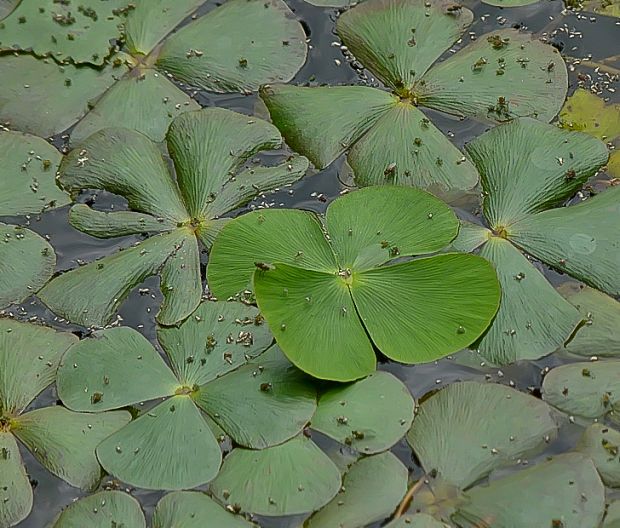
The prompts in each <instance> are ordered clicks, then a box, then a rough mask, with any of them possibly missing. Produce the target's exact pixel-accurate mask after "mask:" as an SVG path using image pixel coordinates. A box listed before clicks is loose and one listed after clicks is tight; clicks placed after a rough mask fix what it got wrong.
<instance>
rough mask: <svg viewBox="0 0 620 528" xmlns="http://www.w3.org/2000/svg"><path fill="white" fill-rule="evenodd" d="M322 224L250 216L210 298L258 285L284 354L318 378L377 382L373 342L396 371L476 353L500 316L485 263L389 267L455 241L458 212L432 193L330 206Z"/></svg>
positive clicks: (221, 264) (377, 196) (445, 258)
mask: <svg viewBox="0 0 620 528" xmlns="http://www.w3.org/2000/svg"><path fill="white" fill-rule="evenodd" d="M324 224H325V227H322V226H321V220H320V219H319V218H317V217H316V216H314V215H313V214H311V213H307V212H301V211H286V210H279V211H277V210H273V211H272V210H265V211H257V212H253V213H249V214H247V215H243V216H241V217H239V218H237V219H235V220H233V221H231V222H229V223H228V224H227V225H226V226H225V227H224V228H223V229H222V231H221V233H220V235H219V236H218V238H217V239H216V242H215V244H214V247H213V252H212V255H211V258H210V262H209V267H208V282H209V288H210V289H211V291H212V292H213V293H214V294H215V295H216V296H218V297H222V298H226V297H228V296H231V295H234V294H235V293H237V292H239V291H240V290H242V289H244V288H245V287H246V286H247V285H248V284H249V283H250V282H251V280H252V278H253V288H254V290H255V293H256V298H257V302H258V306H259V307H260V309H261V312H262V313H263V315H264V316H265V318H266V320H267V322H268V323H269V325H270V327H271V328H272V331H273V332H274V336H275V338H276V340H277V342H278V344H279V345H280V347H281V348H282V350H283V351H284V353H285V354H286V355H287V357H288V358H289V359H291V361H292V362H293V363H294V364H295V365H296V366H298V367H299V368H301V369H302V370H304V371H306V372H308V373H310V374H312V375H313V376H315V377H318V378H325V379H332V380H338V381H350V380H353V379H358V378H361V377H363V376H365V375H368V374H369V373H371V372H372V371H373V370H374V366H375V355H374V351H373V348H372V343H371V341H370V340H369V337H368V336H370V338H371V339H372V342H373V343H374V344H376V345H377V346H378V347H379V348H380V349H381V351H382V352H383V353H384V354H386V355H387V356H388V357H390V358H392V359H395V360H397V361H403V362H407V363H413V362H428V361H432V360H435V359H437V358H439V357H442V356H445V355H447V354H450V353H451V352H454V351H456V350H460V349H461V348H463V347H466V346H467V345H469V344H470V343H472V341H474V340H475V339H476V338H477V337H478V336H480V334H481V333H482V332H483V331H484V330H485V329H486V327H487V326H488V324H489V322H490V320H491V319H492V317H493V316H494V314H495V311H496V309H497V303H498V300H499V288H498V286H497V281H496V278H495V273H494V271H493V270H492V268H491V267H490V265H489V264H488V263H487V262H486V261H485V260H483V259H481V258H477V257H473V256H470V257H468V258H464V257H465V256H464V255H457V254H445V255H440V256H437V257H430V258H424V259H417V260H412V261H409V262H404V263H398V264H394V265H385V266H384V265H383V264H385V263H389V261H391V260H393V259H394V258H396V257H399V256H400V257H406V256H411V255H424V254H428V253H432V252H434V251H437V250H439V249H441V248H442V247H444V246H445V245H446V244H448V243H449V242H450V240H451V239H452V238H454V236H455V234H456V229H457V223H456V219H455V217H454V214H453V213H452V212H451V210H450V209H449V208H448V207H447V206H446V205H445V204H443V203H442V202H441V201H439V200H438V199H436V198H434V197H433V196H431V195H429V194H427V193H425V192H424V191H419V190H416V189H403V188H399V187H373V188H369V189H364V190H361V191H357V192H355V193H351V194H350V195H347V196H345V197H342V198H340V199H338V200H336V201H335V202H334V203H333V204H332V205H330V207H329V208H328V211H327V215H326V218H325V221H324ZM324 230H326V232H324ZM326 236H328V237H329V242H328V240H327V238H326ZM255 270H256V271H255Z"/></svg>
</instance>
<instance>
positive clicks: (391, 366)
mask: <svg viewBox="0 0 620 528" xmlns="http://www.w3.org/2000/svg"><path fill="white" fill-rule="evenodd" d="M287 3H288V4H289V5H290V6H291V8H292V9H293V10H294V11H295V13H296V15H297V16H298V17H299V18H300V20H301V21H302V23H303V26H304V29H305V30H306V33H307V35H308V38H309V45H310V46H311V49H310V50H309V53H308V61H307V63H306V65H305V66H304V67H303V68H302V69H301V71H300V72H299V73H298V75H297V76H296V78H295V80H294V81H293V82H298V83H306V82H311V83H313V84H321V83H329V84H370V85H378V83H377V82H376V81H375V80H374V79H373V78H372V76H371V74H369V73H367V72H359V71H356V70H355V69H354V68H353V67H352V66H351V64H350V62H349V61H348V60H347V57H346V56H345V55H344V54H343V51H342V50H341V48H340V46H341V44H340V42H339V39H338V37H337V35H336V34H335V31H334V21H335V20H336V17H337V10H335V9H330V8H317V7H314V6H312V5H310V4H307V3H305V2H304V1H303V0H287ZM214 5H215V3H209V4H207V6H205V7H204V8H203V9H204V10H209V9H211V8H212V7H213V6H214ZM464 5H466V6H467V7H469V8H470V9H472V10H473V11H474V14H475V21H474V24H473V25H472V27H471V28H470V31H471V32H472V34H474V35H481V34H483V33H486V32H488V31H491V30H494V29H498V28H500V27H520V28H526V29H528V30H529V31H532V32H534V33H536V34H537V35H538V36H540V37H542V38H545V39H547V40H548V41H549V42H551V43H552V44H553V45H555V46H556V47H558V48H559V49H560V50H562V52H563V55H564V56H565V59H566V62H567V64H568V66H569V71H570V89H569V94H570V93H572V91H573V90H574V89H575V88H577V87H578V86H583V87H586V88H590V87H593V89H594V90H596V91H597V92H598V93H599V95H601V96H602V97H604V98H610V100H612V101H616V102H617V101H620V83H619V82H618V79H617V76H616V78H615V80H614V78H613V76H611V75H610V74H608V73H606V72H604V71H602V70H597V68H596V66H595V65H594V64H593V63H592V62H591V61H602V60H604V59H607V58H609V57H616V58H615V60H612V61H608V64H610V65H611V66H612V67H613V68H615V69H616V71H617V70H618V69H620V60H618V55H620V22H618V21H617V20H616V19H612V18H607V17H601V16H595V15H591V14H587V13H584V14H582V15H576V14H574V13H568V12H565V11H564V10H563V4H562V2H561V1H559V0H551V1H549V0H542V1H540V2H538V3H535V4H533V5H530V6H526V7H521V8H509V9H502V8H496V7H492V6H487V5H485V4H482V3H480V2H471V1H466V2H464ZM470 38H471V37H470V34H468V33H466V34H465V35H464V37H463V41H462V43H461V44H460V45H464V44H467V42H468V41H469V39H470ZM458 46H459V45H456V46H455V48H456V47H458ZM570 57H572V58H570ZM584 58H589V59H591V61H587V60H586V61H584V60H583V59H584ZM578 75H579V77H578ZM579 79H581V80H579ZM616 90H617V91H616ZM195 98H196V100H197V101H198V102H199V103H200V104H201V105H203V106H221V107H225V108H229V109H232V110H235V111H237V112H242V113H246V114H255V115H257V116H259V117H267V116H268V114H267V111H266V109H265V107H264V106H263V104H262V103H261V101H260V99H258V97H257V96H256V95H251V96H243V95H235V94H227V95H215V94H211V93H206V92H200V93H198V94H196V96H195ZM423 111H424V112H426V113H428V114H430V115H432V121H433V123H435V124H436V125H437V126H438V127H439V128H440V129H442V130H443V131H444V132H445V133H449V134H448V135H450V136H451V137H452V136H453V137H452V140H453V141H454V143H455V144H456V145H457V146H458V147H462V146H463V144H464V143H466V142H467V141H469V140H471V139H473V138H474V137H476V136H478V135H479V134H481V133H482V132H484V131H485V130H486V129H487V128H488V125H485V124H481V123H477V122H475V121H472V120H464V121H459V120H458V119H456V118H451V117H449V116H446V115H443V114H438V113H436V112H433V111H428V110H426V109H424V110H423ZM56 144H57V145H62V139H61V138H56ZM285 153H286V151H284V150H282V151H277V152H270V153H267V154H263V155H262V156H261V157H262V158H263V159H264V161H265V162H266V163H270V162H275V161H276V160H277V159H279V158H281V157H282V155H283V154H285ZM606 179H607V177H606V176H605V175H600V176H598V177H597V178H595V181H594V182H593V186H594V187H595V188H596V187H601V186H602V185H604V183H602V182H603V181H604V180H606ZM350 181H351V179H350V171H349V170H348V167H347V165H346V163H345V162H344V160H343V159H342V158H341V159H339V160H337V161H336V162H335V163H333V164H332V165H331V166H330V167H328V168H327V169H325V170H323V171H320V172H316V171H311V172H310V174H309V175H308V176H306V177H305V178H304V179H303V180H302V181H301V182H298V183H297V184H295V185H293V186H292V187H290V188H287V189H286V190H283V191H280V192H277V193H274V194H270V195H268V196H265V197H262V198H260V199H257V200H255V201H254V202H252V204H251V205H250V207H262V206H265V205H269V206H275V207H296V208H303V209H310V210H313V211H317V212H322V211H324V210H325V208H326V206H327V205H328V203H329V201H331V200H332V199H333V198H335V197H337V196H338V195H339V193H340V192H342V191H343V190H344V189H346V188H347V186H349V185H350ZM93 197H94V198H95V207H96V208H97V209H103V210H108V209H110V208H111V207H113V208H114V209H116V210H118V209H122V208H124V207H125V204H124V203H123V200H121V199H120V198H118V197H116V196H113V195H109V194H107V193H103V192H94V193H84V194H83V195H82V196H81V200H83V201H85V200H87V199H92V198H93ZM456 205H457V211H458V213H459V214H460V215H461V216H462V217H463V218H467V219H469V220H473V221H476V218H477V212H478V211H477V208H478V203H477V196H475V195H472V196H471V197H469V198H467V199H464V200H461V201H459V202H457V204H456ZM67 213H68V207H65V208H62V209H59V210H55V211H51V212H48V213H45V214H43V215H41V216H32V217H31V218H25V217H19V218H12V219H11V221H12V222H13V223H19V224H22V225H28V226H29V227H30V228H31V229H33V230H34V231H37V232H38V233H40V234H42V235H49V237H50V240H51V243H52V245H53V246H54V248H55V250H56V254H57V257H58V263H57V271H65V270H68V269H71V268H74V267H76V266H77V265H78V262H79V263H82V262H90V261H93V260H95V259H97V258H100V257H103V256H105V255H110V254H112V253H114V252H116V251H117V250H118V249H119V248H121V247H128V246H130V245H131V244H132V243H134V242H135V241H136V240H139V239H140V237H138V236H129V237H124V238H114V239H110V240H99V239H95V238H93V237H90V236H88V235H85V234H84V233H81V232H79V231H77V230H75V229H73V228H72V227H71V226H70V225H69V223H68V220H67ZM203 263H204V264H206V256H205V258H204V262H203ZM541 269H543V268H542V266H541ZM544 271H545V275H546V276H547V277H548V278H549V280H551V282H552V283H554V284H556V285H557V284H559V283H561V282H564V281H565V280H566V279H565V278H564V277H563V276H561V275H560V274H558V273H556V272H552V271H550V270H548V269H545V270H544ZM203 272H204V269H203ZM158 282H159V281H158V279H157V278H151V279H148V280H147V281H145V283H144V284H142V285H140V287H139V288H140V289H141V291H142V293H140V292H138V288H136V289H135V290H134V291H133V292H132V293H131V295H130V296H129V299H128V300H127V301H126V302H125V303H123V305H122V307H121V310H120V317H121V318H122V324H123V325H126V326H131V327H133V328H137V329H139V330H140V332H142V333H143V334H144V335H145V336H146V337H147V338H148V339H150V340H151V341H152V342H153V343H155V321H154V317H155V314H156V313H157V310H158V307H159V304H160V302H161V294H160V292H159V289H158ZM144 288H148V289H149V292H148V293H144ZM84 294H85V295H88V286H85V291H84ZM5 312H7V313H10V314H13V315H14V316H15V317H16V318H17V319H20V320H42V321H44V322H45V323H47V324H49V325H51V326H53V327H55V328H58V329H62V330H71V331H75V332H77V333H78V334H81V333H82V332H85V331H86V330H85V329H84V328H81V327H78V326H75V325H68V324H66V323H65V322H63V321H60V320H58V319H57V318H56V317H55V316H54V315H53V314H52V313H51V312H50V311H49V310H47V309H46V308H45V307H44V306H43V305H42V304H41V303H40V302H39V301H38V300H37V299H36V298H31V299H29V300H28V301H27V302H25V303H24V304H23V305H20V306H16V307H12V308H10V309H7V310H5ZM567 361H570V360H569V359H568V358H566V357H560V356H558V355H557V354H554V355H552V356H549V357H547V358H544V359H542V360H539V361H533V362H521V363H519V364H516V365H512V366H510V367H506V368H502V369H501V370H498V369H490V368H487V367H483V366H481V365H480V361H479V360H478V359H476V358H474V357H473V354H472V353H471V352H467V351H463V352H461V353H460V354H457V355H456V356H454V357H452V358H447V359H444V360H441V361H438V362H436V363H431V364H427V365H420V366H403V365H400V364H396V363H393V362H389V361H388V362H382V363H381V364H380V366H379V368H380V369H383V370H386V371H389V372H391V373H392V374H394V375H395V376H397V377H398V378H399V379H401V380H402V381H403V382H404V383H405V384H406V385H407V386H408V387H409V389H410V390H411V392H412V394H413V395H414V397H416V398H419V397H420V396H422V395H424V394H425V393H427V392H428V391H429V390H434V389H437V388H439V387H441V386H443V385H446V384H448V383H451V382H453V381H457V380H484V379H485V378H486V379H492V380H496V381H499V382H502V383H506V384H511V385H514V386H516V387H517V388H519V389H520V390H523V391H525V392H527V391H530V392H532V393H534V394H538V389H539V388H540V384H541V376H542V373H543V371H544V369H545V368H546V367H553V366H556V365H558V364H561V363H564V362H567ZM55 401H56V394H55V392H54V390H53V389H48V390H47V391H46V392H45V393H44V394H42V395H41V396H40V397H39V398H37V400H36V401H35V403H34V405H33V406H32V407H33V408H36V407H40V406H45V405H49V404H53V403H54V402H55ZM581 431H582V427H581V426H580V425H578V424H568V425H567V426H565V427H564V428H563V429H562V430H561V432H560V434H559V436H558V440H557V441H555V442H553V443H552V444H550V445H549V447H548V450H547V451H546V452H545V453H542V454H541V455H539V457H537V459H542V458H544V457H545V456H547V455H548V454H550V453H557V452H562V451H565V450H567V449H570V448H571V447H572V446H573V445H574V444H575V442H576V440H577V439H578V438H579V436H580V433H581ZM313 438H314V439H315V440H316V441H317V442H318V443H319V444H320V445H321V446H322V447H324V448H325V449H326V450H327V451H328V452H336V451H337V450H338V449H340V448H339V447H338V446H336V445H335V444H334V443H333V442H331V441H330V440H328V439H326V438H324V437H321V435H319V434H318V433H313ZM229 447H230V446H229ZM393 451H394V452H395V453H396V455H397V456H398V457H399V458H400V459H401V460H402V461H403V462H404V463H405V464H406V465H407V466H408V467H409V468H410V470H411V472H412V474H411V477H412V478H417V477H418V476H419V475H420V474H421V470H420V468H419V466H417V465H416V463H415V461H414V460H413V459H412V453H411V450H410V449H409V448H408V446H407V444H406V442H405V440H404V439H403V440H401V442H400V443H399V444H397V445H396V446H395V447H394V449H393ZM344 454H345V455H346V453H344ZM22 456H24V460H25V463H26V466H27V468H28V470H29V472H30V476H31V478H32V479H33V482H35V483H36V485H35V500H34V508H33V510H32V513H31V514H30V516H29V517H28V519H27V520H25V521H24V522H22V523H21V524H19V525H18V526H19V528H41V527H47V526H50V525H51V523H52V522H53V520H54V518H55V517H56V516H57V515H58V513H59V512H60V511H61V510H62V509H63V508H64V507H65V506H66V505H68V504H70V503H71V502H72V501H74V500H75V499H76V498H79V497H81V496H83V495H85V493H84V492H81V491H80V490H78V489H76V488H73V487H71V486H69V485H68V484H66V483H65V482H63V481H62V480H60V479H58V478H56V477H54V476H53V475H51V474H50V473H49V472H47V471H46V470H45V469H44V468H43V467H42V466H41V465H40V464H39V463H38V462H37V461H36V460H35V459H34V458H33V457H32V455H30V453H28V452H27V451H26V450H23V451H22ZM507 471H514V468H511V469H507V470H502V471H498V472H495V473H494V478H496V477H497V476H498V475H502V474H505V473H506V472H507ZM102 485H103V486H106V485H107V486H118V487H120V488H121V489H124V487H123V485H122V483H119V482H113V481H111V479H110V478H106V479H104V481H103V484H102ZM377 485H378V486H380V485H381V483H380V482H377ZM204 488H205V489H206V488H207V486H205V487H204ZM130 491H132V493H133V494H134V495H135V496H136V497H137V498H138V499H139V500H140V502H141V503H142V505H143V507H144V508H145V510H146V512H147V515H148V516H150V515H151V514H152V510H153V507H154V506H155V504H156V502H157V500H158V499H159V498H160V497H161V496H162V495H163V493H162V492H150V491H145V490H133V489H132V490H130ZM302 520H303V519H300V518H299V517H296V518H290V519H289V518H287V519H259V521H260V523H261V525H262V526H264V527H266V528H267V527H270V528H271V527H273V528H275V527H278V528H289V527H290V528H292V527H298V526H300V524H301V522H302ZM382 524H383V523H377V524H374V525H373V527H378V526H381V525H382ZM85 528H87V527H85ZM533 528H534V527H533Z"/></svg>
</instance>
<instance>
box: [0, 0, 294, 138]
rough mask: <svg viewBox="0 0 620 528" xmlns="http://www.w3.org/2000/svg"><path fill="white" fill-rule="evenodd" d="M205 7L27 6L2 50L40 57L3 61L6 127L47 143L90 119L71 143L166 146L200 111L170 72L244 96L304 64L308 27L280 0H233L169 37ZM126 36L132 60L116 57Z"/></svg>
mask: <svg viewBox="0 0 620 528" xmlns="http://www.w3.org/2000/svg"><path fill="white" fill-rule="evenodd" d="M203 3H204V1H201V0H178V1H174V2H172V1H170V0H149V1H146V0H139V1H133V2H128V1H127V0H112V1H109V2H103V3H102V2H101V1H100V0H86V1H84V2H81V3H80V4H79V5H75V4H71V3H70V2H58V1H56V0H45V1H44V2H43V3H42V5H41V3H32V2H22V3H21V4H20V5H19V6H18V7H17V8H16V9H15V10H14V11H13V12H12V13H11V14H10V15H9V16H8V17H7V18H6V19H5V20H3V23H2V24H3V25H2V27H1V28H0V49H4V50H8V49H16V50H18V51H20V52H32V53H33V54H34V55H35V56H34V57H33V56H31V55H27V54H20V55H18V56H10V55H3V56H2V57H1V58H0V59H1V60H0V75H1V76H2V79H3V89H4V92H3V99H2V105H0V121H7V122H10V123H11V124H12V126H13V127H15V128H19V129H21V130H23V131H26V132H31V133H35V134H38V135H42V136H48V135H52V134H56V133H58V132H61V131H63V130H65V129H66V128H68V127H69V126H70V125H72V124H74V123H75V122H76V121H78V120H79V119H81V118H82V117H83V116H85V117H84V118H83V119H82V120H81V121H80V123H79V124H78V126H77V127H76V129H75V135H74V137H73V138H72V141H73V143H74V144H77V143H79V142H81V141H82V140H84V139H85V138H86V137H87V136H89V135H90V134H91V133H93V132H96V131H98V130H100V129H102V128H106V127H109V126H117V127H119V126H120V127H126V128H133V129H135V130H138V131H139V132H142V133H144V134H146V135H147V136H149V137H150V138H151V139H152V140H154V141H162V140H163V139H164V136H165V132H166V129H167V128H168V125H169V124H170V122H171V121H172V120H173V118H174V117H175V116H176V115H178V114H179V113H182V112H186V111H188V110H194V109H197V108H198V105H197V103H195V102H194V101H193V100H192V99H191V98H190V97H189V96H188V95H186V94H185V93H184V92H182V91H181V90H180V89H179V88H178V87H177V86H175V85H174V84H173V83H172V82H171V80H170V79H168V78H167V77H168V74H169V73H170V74H173V75H174V76H175V77H176V79H178V80H180V81H183V82H184V83H187V84H189V85H193V86H197V87H199V88H202V89H207V90H211V91H216V92H239V91H242V92H244V93H245V92H248V91H253V90H256V89H257V88H258V87H259V86H260V85H261V84H264V83H269V82H286V81H288V80H290V79H291V78H292V77H293V75H294V74H295V73H296V72H297V70H298V69H299V68H300V67H301V65H302V64H303V63H304V61H305V58H306V44H305V35H304V32H303V29H302V27H301V25H300V24H299V22H297V20H295V18H294V17H293V16H292V13H291V11H290V10H289V8H288V7H287V6H286V4H285V3H284V2H282V1H281V0H269V1H268V2H263V1H262V0H251V1H249V2H248V1H246V0H231V1H229V2H226V3H225V4H223V5H221V6H219V7H217V8H215V9H213V10H211V11H209V12H208V13H206V14H205V15H203V16H200V17H197V19H195V20H193V21H192V22H190V23H189V24H187V25H186V26H184V27H183V28H182V29H181V30H179V31H178V32H176V33H172V31H173V30H174V28H175V27H176V26H177V25H179V23H181V22H182V21H183V20H184V19H185V18H186V17H187V16H188V15H190V14H191V13H192V12H194V11H195V10H196V8H198V7H199V6H200V5H201V4H203ZM233 35H235V37H233ZM121 38H122V39H124V40H126V43H127V48H128V50H127V51H128V54H125V53H116V50H118V43H120V39H121ZM126 66H128V67H129V68H127V67H126ZM116 81H117V82H116ZM87 104H88V105H89V107H88V108H87ZM93 106H94V107H93ZM91 107H93V108H92V111H91V112H88V113H87V111H88V110H90V108H91Z"/></svg>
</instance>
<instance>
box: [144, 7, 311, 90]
mask: <svg viewBox="0 0 620 528" xmlns="http://www.w3.org/2000/svg"><path fill="white" fill-rule="evenodd" d="M305 39H306V37H305V34H304V31H303V29H302V27H301V25H300V24H299V22H298V21H297V20H296V19H295V17H294V15H293V13H292V12H291V11H290V9H289V8H288V7H287V6H286V4H285V3H284V2H283V1H281V0H267V1H264V0H229V1H227V2H225V3H224V4H223V5H221V6H219V7H217V8H216V9H214V10H213V11H211V12H210V13H208V14H207V15H206V16H203V17H201V18H199V19H198V20H196V21H195V22H192V23H190V24H188V25H187V26H185V27H183V28H181V29H180V30H179V31H178V32H177V33H175V34H173V35H171V36H170V37H169V38H168V39H166V41H165V43H164V45H163V48H162V49H161V51H160V52H159V57H158V59H157V63H156V65H157V67H158V68H159V69H162V70H165V71H167V72H170V73H172V74H173V75H174V76H175V77H176V78H177V79H179V80H181V81H183V82H186V83H188V84H190V85H193V86H197V87H198V88H202V89H204V90H211V91H214V92H235V91H242V92H243V91H253V90H256V89H258V87H259V86H260V85H263V84H267V83H271V82H288V81H290V80H291V79H292V78H293V76H294V75H295V74H296V73H297V71H298V70H299V69H300V68H301V66H302V65H303V63H304V62H305V60H306V43H305ZM188 50H193V51H189V52H188Z"/></svg>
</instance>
